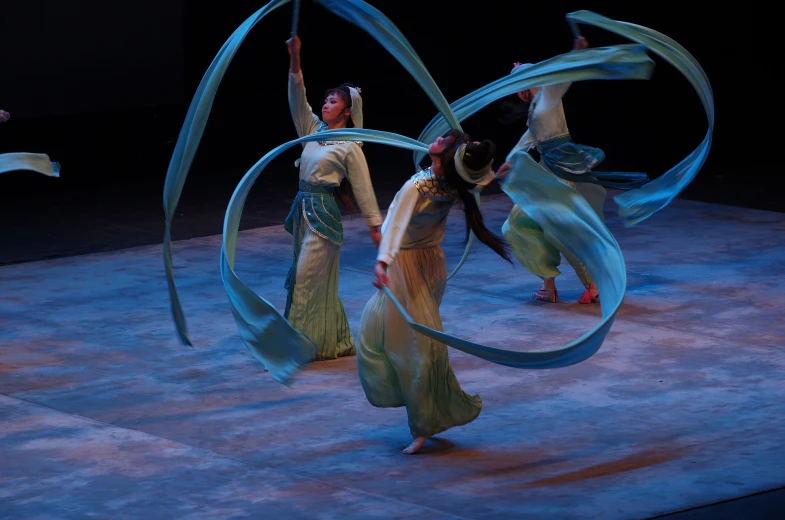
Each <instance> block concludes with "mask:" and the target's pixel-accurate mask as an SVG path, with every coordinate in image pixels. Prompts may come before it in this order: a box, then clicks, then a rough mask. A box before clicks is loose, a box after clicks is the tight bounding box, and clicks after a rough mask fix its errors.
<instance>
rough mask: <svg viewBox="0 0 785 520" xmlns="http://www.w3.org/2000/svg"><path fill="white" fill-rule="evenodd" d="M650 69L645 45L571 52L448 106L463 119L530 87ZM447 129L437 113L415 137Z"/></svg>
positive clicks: (641, 75) (640, 75)
mask: <svg viewBox="0 0 785 520" xmlns="http://www.w3.org/2000/svg"><path fill="white" fill-rule="evenodd" d="M653 70H654V61H653V60H652V59H651V58H650V57H649V56H648V55H647V54H646V47H645V46H643V45H630V44H628V45H616V46H612V47H595V48H591V49H584V50H580V51H573V52H569V53H565V54H561V55H559V56H555V57H553V58H550V59H547V60H544V61H541V62H539V63H536V64H534V65H532V66H531V67H527V68H525V69H519V70H517V71H514V72H513V73H512V74H509V75H507V76H504V77H502V78H499V79H498V80H496V81H494V82H491V83H489V84H488V85H485V86H484V87H482V88H480V89H478V90H475V91H474V92H472V93H471V94H468V95H466V96H464V97H462V98H461V99H459V100H457V101H455V102H454V103H452V104H451V105H450V108H451V109H452V110H453V112H454V113H455V115H456V117H457V118H458V120H459V121H463V120H464V119H466V118H467V117H469V116H471V115H472V114H474V113H476V112H478V111H479V110H481V109H483V108H485V107H486V106H488V105H489V104H491V103H493V102H494V101H496V100H497V99H501V98H503V97H505V96H509V95H510V94H514V93H516V92H520V91H522V90H528V89H530V88H532V87H537V86H546V85H556V84H559V83H568V82H575V81H586V80H597V79H605V80H621V79H649V78H650V77H651V75H652V73H653ZM449 128H450V127H449V125H448V124H447V122H446V121H445V120H444V118H443V117H442V116H441V115H437V116H436V117H434V118H433V119H432V120H431V121H430V122H429V123H428V125H427V126H426V127H425V128H424V129H423V131H422V132H421V133H420V136H419V137H418V139H419V140H420V141H423V142H430V141H432V140H434V139H436V137H438V136H440V135H442V134H444V132H446V131H447V130H448V129H449ZM422 158H423V154H422V153H420V152H415V154H414V162H415V164H419V163H420V161H421V160H422ZM472 238H473V237H472ZM472 245H473V240H470V241H469V242H468V243H467V244H466V248H465V249H464V252H463V256H462V257H461V259H460V261H459V262H458V265H456V266H455V268H454V269H453V271H452V273H450V275H449V276H448V277H447V279H448V280H449V279H450V278H452V277H453V276H454V275H455V274H456V273H457V272H458V270H459V269H460V268H461V267H462V266H463V264H464V263H465V262H466V259H467V258H468V257H469V252H470V251H471V248H472Z"/></svg>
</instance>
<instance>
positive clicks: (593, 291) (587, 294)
mask: <svg viewBox="0 0 785 520" xmlns="http://www.w3.org/2000/svg"><path fill="white" fill-rule="evenodd" d="M598 301H600V292H599V291H598V290H597V286H596V285H594V282H592V283H591V285H590V286H588V287H587V288H586V290H585V291H583V294H582V295H581V297H580V298H578V303H582V304H587V303H597V302H598Z"/></svg>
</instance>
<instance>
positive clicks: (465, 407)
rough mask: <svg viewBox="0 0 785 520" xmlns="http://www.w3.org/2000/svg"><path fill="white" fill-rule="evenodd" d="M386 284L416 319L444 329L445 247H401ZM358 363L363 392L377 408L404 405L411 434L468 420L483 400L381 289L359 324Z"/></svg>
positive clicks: (423, 434)
mask: <svg viewBox="0 0 785 520" xmlns="http://www.w3.org/2000/svg"><path fill="white" fill-rule="evenodd" d="M387 275H388V277H389V284H388V287H389V289H390V290H391V291H392V293H393V294H394V295H395V297H396V298H397V299H398V300H399V301H400V302H401V303H402V304H403V305H404V306H405V307H406V309H407V310H408V312H409V314H410V315H411V316H412V317H413V318H414V319H415V320H416V321H417V322H418V323H421V324H423V325H425V326H427V327H431V328H433V329H437V330H442V320H441V316H440V315H439V304H440V303H441V300H442V296H443V295H444V290H445V287H446V284H447V266H446V263H445V259H444V252H443V251H442V248H441V247H438V246H437V247H430V248H425V249H407V250H401V251H400V252H399V254H398V256H397V258H396V260H395V262H394V263H393V264H392V265H391V266H390V267H389V268H388V272H387ZM357 365H358V372H359V376H360V382H361V383H362V387H363V390H365V396H366V397H367V398H368V401H369V402H370V403H371V404H372V405H374V406H378V407H385V408H392V407H398V406H405V407H406V411H407V414H408V416H409V429H410V430H411V433H412V436H413V437H430V436H432V435H435V434H437V433H439V432H442V431H444V430H447V429H449V428H452V427H453V426H460V425H463V424H467V423H469V422H471V421H473V420H474V419H476V418H477V416H478V415H479V414H480V410H481V409H482V400H481V399H480V397H479V396H476V395H475V396H471V395H469V394H467V393H466V392H464V391H463V390H462V389H461V386H460V384H459V383H458V380H457V378H456V377H455V374H454V373H453V370H452V367H451V366H450V361H449V358H448V353H447V347H446V346H445V345H444V344H442V343H439V342H437V341H434V340H432V339H429V338H426V337H425V336H423V335H421V334H418V333H417V332H415V331H413V330H412V329H411V328H410V327H409V326H408V324H407V323H406V321H404V319H403V317H402V316H401V315H400V313H399V312H398V310H397V309H395V307H394V306H393V305H391V304H389V302H388V301H387V297H386V296H385V295H384V293H383V292H382V291H377V292H376V293H375V294H374V296H373V297H372V298H371V299H370V300H369V301H368V303H367V304H366V306H365V310H364V311H363V315H362V320H361V323H360V336H359V338H358V341H357Z"/></svg>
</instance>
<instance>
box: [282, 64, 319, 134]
mask: <svg viewBox="0 0 785 520" xmlns="http://www.w3.org/2000/svg"><path fill="white" fill-rule="evenodd" d="M289 111H290V112H291V114H292V121H294V127H295V128H296V129H297V136H298V137H304V136H306V135H310V134H312V133H314V132H316V131H317V130H318V129H319V127H320V126H321V124H322V120H321V119H319V118H318V117H317V115H316V114H314V113H313V110H311V105H309V104H308V100H307V99H306V97H305V83H304V82H303V72H302V71H299V72H296V73H292V72H290V73H289Z"/></svg>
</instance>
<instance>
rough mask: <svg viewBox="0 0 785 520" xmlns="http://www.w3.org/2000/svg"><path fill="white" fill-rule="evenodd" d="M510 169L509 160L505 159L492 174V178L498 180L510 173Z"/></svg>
mask: <svg viewBox="0 0 785 520" xmlns="http://www.w3.org/2000/svg"><path fill="white" fill-rule="evenodd" d="M510 171H512V164H511V163H510V162H509V161H507V162H505V163H504V164H502V165H501V166H499V169H498V170H496V173H494V174H493V178H494V179H496V180H497V181H500V180H502V179H503V178H505V177H506V176H507V174H508V173H510Z"/></svg>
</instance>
